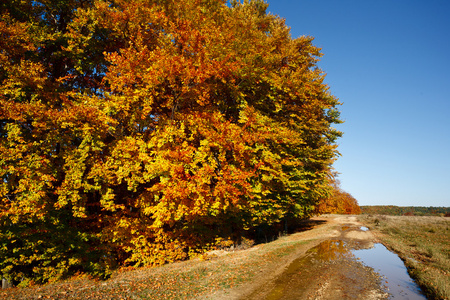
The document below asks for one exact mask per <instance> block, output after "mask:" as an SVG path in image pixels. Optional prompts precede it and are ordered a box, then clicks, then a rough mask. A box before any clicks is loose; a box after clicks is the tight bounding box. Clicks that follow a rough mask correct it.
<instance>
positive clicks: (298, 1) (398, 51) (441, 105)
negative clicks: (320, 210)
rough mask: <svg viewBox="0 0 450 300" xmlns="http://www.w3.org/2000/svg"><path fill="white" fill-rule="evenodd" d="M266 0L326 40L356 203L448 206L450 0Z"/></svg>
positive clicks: (342, 163) (343, 167) (348, 183)
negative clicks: (340, 103) (338, 100)
mask: <svg viewBox="0 0 450 300" xmlns="http://www.w3.org/2000/svg"><path fill="white" fill-rule="evenodd" d="M266 2H267V3H269V8H268V11H269V12H271V13H272V14H275V15H278V16H280V17H282V18H285V19H286V24H287V25H288V26H290V27H291V35H292V37H294V38H295V37H299V36H302V35H310V36H313V37H315V41H314V44H315V45H316V46H318V47H320V48H322V53H323V54H324V56H323V57H322V59H321V62H320V63H319V67H320V68H321V69H322V70H323V71H324V72H325V73H327V78H326V83H327V84H328V85H329V86H330V91H331V93H332V94H333V95H335V96H336V97H338V98H339V99H340V101H341V102H343V105H342V106H341V107H340V110H341V113H342V114H341V116H342V119H343V120H344V121H345V123H344V124H343V125H338V126H336V127H337V128H338V129H339V130H341V131H343V132H344V136H343V137H342V138H341V139H340V140H339V141H338V143H339V151H340V152H341V153H342V157H340V158H339V160H338V161H337V162H336V163H335V169H336V171H338V172H339V173H341V174H340V175H339V179H340V181H341V186H342V188H343V189H344V190H346V191H347V192H349V193H351V194H352V195H353V196H354V197H355V198H356V199H357V200H358V202H359V204H360V205H399V206H450V123H449V121H450V1H448V0H421V1H419V0H377V1H373V0H372V1H369V0H367V1H366V0H352V1H350V0H339V1H337V0H295V1H294V0H290V1H288V0H268V1H267V0H266Z"/></svg>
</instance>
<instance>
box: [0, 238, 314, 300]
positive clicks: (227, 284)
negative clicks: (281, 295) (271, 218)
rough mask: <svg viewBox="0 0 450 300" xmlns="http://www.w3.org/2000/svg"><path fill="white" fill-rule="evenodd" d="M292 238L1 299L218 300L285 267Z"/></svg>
mask: <svg viewBox="0 0 450 300" xmlns="http://www.w3.org/2000/svg"><path fill="white" fill-rule="evenodd" d="M294 236H295V235H293V236H292V237H289V236H286V237H281V238H280V239H278V240H276V241H274V242H271V243H267V244H260V245H257V246H254V247H252V248H250V249H246V250H241V251H236V252H232V251H229V252H225V251H219V252H218V253H217V255H214V254H212V255H208V256H206V257H207V258H206V259H204V260H202V259H194V260H190V261H183V262H176V263H172V264H167V265H164V266H161V267H156V268H139V269H134V270H133V269H127V270H121V271H118V272H116V273H115V274H114V275H113V276H112V278H110V279H108V280H106V281H97V280H94V279H90V278H86V277H81V278H75V279H71V280H67V281H65V282H58V283H54V284H48V285H44V286H34V287H33V286H32V287H27V288H14V289H7V290H0V299H192V298H194V297H195V298H196V299H199V298H200V299H215V298H218V297H222V298H227V296H226V295H227V293H228V292H229V291H232V290H233V288H236V287H239V286H242V285H243V284H245V283H249V282H252V281H253V280H255V278H256V277H258V276H259V275H261V274H263V272H267V270H273V269H274V268H276V267H277V266H279V264H280V261H281V260H283V259H288V258H289V256H290V254H294V253H295V252H296V251H298V246H299V245H304V244H309V243H311V242H312V241H314V240H315V239H314V238H311V239H308V240H306V241H305V240H301V239H300V240H299V239H296V238H294Z"/></svg>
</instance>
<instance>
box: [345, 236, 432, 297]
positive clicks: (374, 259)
mask: <svg viewBox="0 0 450 300" xmlns="http://www.w3.org/2000/svg"><path fill="white" fill-rule="evenodd" d="M352 253H353V255H355V256H356V257H357V258H359V259H360V260H361V261H362V262H363V263H364V264H365V265H367V266H369V267H371V268H373V269H374V270H375V271H376V272H378V273H379V274H380V275H382V276H383V277H384V278H385V285H386V287H387V288H388V290H389V293H390V294H391V299H409V300H416V299H427V298H426V297H425V296H424V295H423V294H422V292H421V290H420V288H419V286H418V285H417V284H416V283H415V282H414V281H413V280H412V279H411V277H409V274H408V271H407V269H406V267H405V265H404V263H403V261H402V260H401V259H400V258H399V257H398V256H397V255H396V254H394V253H392V252H390V251H389V250H388V249H387V248H386V247H385V246H384V245H382V244H375V245H374V247H373V248H370V249H362V250H353V251H352Z"/></svg>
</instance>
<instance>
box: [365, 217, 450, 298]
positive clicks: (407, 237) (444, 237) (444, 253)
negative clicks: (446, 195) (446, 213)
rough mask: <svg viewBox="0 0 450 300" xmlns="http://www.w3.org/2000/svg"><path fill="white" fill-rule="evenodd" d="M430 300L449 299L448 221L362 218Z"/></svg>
mask: <svg viewBox="0 0 450 300" xmlns="http://www.w3.org/2000/svg"><path fill="white" fill-rule="evenodd" d="M359 219H360V220H359V221H361V222H362V223H364V224H365V225H366V226H367V227H369V228H370V229H371V231H372V232H373V233H374V234H375V236H376V237H377V238H378V239H380V240H381V242H382V243H383V244H384V245H385V246H386V247H388V248H389V249H391V250H393V251H394V252H396V253H397V254H398V255H399V256H400V257H401V258H402V259H403V261H404V262H405V265H406V267H407V268H408V272H409V273H410V275H411V277H412V278H414V279H415V280H416V282H417V283H418V284H419V286H420V287H421V288H422V290H423V291H424V292H425V293H426V294H427V296H428V297H429V298H430V299H445V300H449V299H450V218H444V217H427V216H424V217H414V216H385V215H361V216H360V217H359Z"/></svg>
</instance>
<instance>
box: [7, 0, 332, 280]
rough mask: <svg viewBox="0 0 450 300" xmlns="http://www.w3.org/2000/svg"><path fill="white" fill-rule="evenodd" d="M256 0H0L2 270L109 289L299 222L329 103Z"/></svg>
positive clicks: (305, 43)
mask: <svg viewBox="0 0 450 300" xmlns="http://www.w3.org/2000/svg"><path fill="white" fill-rule="evenodd" d="M267 7H268V5H267V4H266V3H264V2H263V1H261V0H256V1H244V2H242V3H241V2H238V1H231V2H230V3H227V2H226V1H221V0H177V1H175V0H146V1H142V0H110V1H106V0H98V1H91V0H59V1H47V0H42V1H28V0H24V1H15V0H6V1H2V3H1V4H0V11H1V16H0V36H1V38H0V178H1V180H0V257H1V258H2V259H1V260H0V275H2V276H3V277H5V278H7V279H8V280H10V281H12V282H18V281H19V280H20V281H22V284H27V283H29V282H37V283H42V282H48V281H52V280H56V279H59V278H64V277H66V276H69V275H71V274H75V273H77V272H78V273H79V272H82V273H89V274H92V275H95V276H99V277H106V276H108V274H110V273H111V271H112V270H113V269H114V268H117V267H120V266H142V265H145V266H150V265H157V264H163V263H166V262H171V261H175V260H180V259H187V258H189V257H192V256H195V255H198V254H199V253H202V252H204V251H207V250H208V249H211V248H212V247H214V246H215V245H217V243H219V242H220V241H224V240H230V241H233V242H234V243H239V242H240V240H241V238H242V236H243V234H245V233H246V232H250V231H252V230H253V231H255V230H256V229H258V228H266V227H268V226H272V225H273V224H277V223H280V222H288V221H289V220H295V219H299V218H306V217H308V216H310V215H312V214H313V213H314V212H315V210H316V207H317V205H318V203H319V201H320V200H321V199H323V198H326V197H328V196H329V195H330V193H331V191H332V190H333V188H332V186H331V181H332V179H331V178H332V172H331V170H332V163H333V162H334V161H335V159H336V158H337V156H338V152H337V149H336V148H337V145H336V143H335V142H336V139H337V138H339V137H340V136H341V132H339V131H338V130H336V129H335V128H334V127H333V124H338V123H340V122H341V121H340V119H339V111H338V106H339V104H340V103H339V101H338V99H337V98H336V97H334V96H333V95H331V94H330V92H329V90H328V87H327V85H326V84H325V83H324V76H325V75H324V73H323V72H322V71H321V70H320V69H319V68H318V67H317V62H318V61H319V58H320V56H321V53H320V49H319V48H317V47H316V46H314V45H313V38H312V37H309V36H301V37H298V38H292V37H291V36H290V32H289V27H287V26H286V24H285V23H284V20H283V19H281V18H279V17H277V16H274V15H272V14H270V13H268V12H267Z"/></svg>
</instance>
